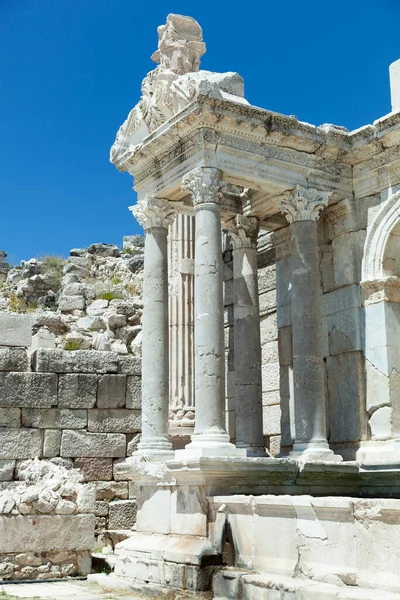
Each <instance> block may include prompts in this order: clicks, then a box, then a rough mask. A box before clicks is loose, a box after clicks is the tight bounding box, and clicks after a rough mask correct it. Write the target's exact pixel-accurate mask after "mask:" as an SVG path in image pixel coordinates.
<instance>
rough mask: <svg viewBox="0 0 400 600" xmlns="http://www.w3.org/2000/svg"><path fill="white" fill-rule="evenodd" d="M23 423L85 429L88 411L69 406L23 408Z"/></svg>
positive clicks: (36, 425) (25, 424) (26, 424)
mask: <svg viewBox="0 0 400 600" xmlns="http://www.w3.org/2000/svg"><path fill="white" fill-rule="evenodd" d="M22 425H23V426H24V427H39V428H40V429H83V428H84V427H86V425H87V411H86V410H70V409H67V408H64V409H60V408H48V409H37V408H23V409H22Z"/></svg>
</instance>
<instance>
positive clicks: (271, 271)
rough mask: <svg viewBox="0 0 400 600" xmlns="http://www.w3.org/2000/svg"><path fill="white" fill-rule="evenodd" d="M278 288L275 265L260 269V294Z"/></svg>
mask: <svg viewBox="0 0 400 600" xmlns="http://www.w3.org/2000/svg"><path fill="white" fill-rule="evenodd" d="M275 288H276V267H275V264H272V265H267V266H265V267H262V268H261V269H258V289H259V292H260V294H262V293H264V292H269V291H271V290H274V289H275Z"/></svg>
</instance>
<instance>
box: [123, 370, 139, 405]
mask: <svg viewBox="0 0 400 600" xmlns="http://www.w3.org/2000/svg"><path fill="white" fill-rule="evenodd" d="M141 407H142V380H141V378H140V377H136V376H134V375H131V376H129V377H128V379H127V386H126V408H136V409H140V408H141Z"/></svg>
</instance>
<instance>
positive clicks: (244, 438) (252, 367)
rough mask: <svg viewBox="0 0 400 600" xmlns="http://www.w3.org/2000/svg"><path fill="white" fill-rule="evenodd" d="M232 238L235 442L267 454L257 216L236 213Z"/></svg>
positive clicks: (251, 451)
mask: <svg viewBox="0 0 400 600" xmlns="http://www.w3.org/2000/svg"><path fill="white" fill-rule="evenodd" d="M226 227H227V230H228V232H229V235H230V238H231V241H232V253H233V287H234V327H233V331H234V357H235V412H236V446H237V447H238V448H245V449H246V452H247V456H265V447H264V438H263V419H262V382H261V339H260V307H259V300H258V270H257V237H258V231H259V227H258V219H256V218H255V217H244V216H242V215H237V216H236V218H235V219H232V220H231V221H228V222H227V223H226Z"/></svg>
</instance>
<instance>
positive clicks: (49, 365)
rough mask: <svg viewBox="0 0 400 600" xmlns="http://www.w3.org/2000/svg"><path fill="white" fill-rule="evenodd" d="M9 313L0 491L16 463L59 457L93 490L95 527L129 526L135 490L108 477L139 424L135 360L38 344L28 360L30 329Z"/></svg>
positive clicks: (3, 356) (2, 369)
mask: <svg viewBox="0 0 400 600" xmlns="http://www.w3.org/2000/svg"><path fill="white" fill-rule="evenodd" d="M5 318H7V317H4V316H3V317H2V319H3V320H4V319H5ZM9 318H11V320H12V325H13V327H11V328H8V331H11V330H12V331H13V332H14V333H13V336H12V339H11V338H10V337H9V338H8V339H6V340H5V339H4V335H5V333H6V332H7V327H6V326H5V323H4V322H2V323H0V325H1V327H0V329H1V331H2V334H3V336H2V341H3V342H8V343H12V344H13V346H5V345H0V490H5V489H7V487H9V486H12V482H13V481H14V480H15V479H16V478H17V474H18V468H19V464H20V463H21V461H24V460H26V459H31V458H35V457H38V458H46V459H54V458H57V457H59V458H60V459H63V463H64V464H69V465H70V466H73V467H76V468H79V469H80V470H81V472H82V473H83V475H84V480H85V481H86V482H92V484H93V486H94V487H95V490H96V492H95V493H96V502H95V511H94V514H95V516H96V532H97V533H98V532H100V531H101V530H103V529H105V528H108V529H130V528H131V526H132V524H133V523H134V521H135V516H136V497H137V488H136V486H135V484H134V483H133V482H128V481H119V480H118V481H117V480H115V478H114V466H115V463H116V462H119V461H120V460H121V459H123V458H125V457H126V456H127V455H129V454H131V453H132V451H133V450H134V449H135V446H136V443H137V441H138V434H139V432H140V429H141V377H140V373H141V363H140V359H138V358H136V357H133V356H130V355H128V356H120V355H117V354H115V353H113V352H96V351H93V350H90V351H71V352H68V351H65V350H58V349H45V348H40V349H39V350H37V352H36V353H35V354H34V355H33V356H32V357H30V356H29V354H28V350H27V347H26V346H28V345H29V337H30V334H29V335H25V333H23V335H19V334H18V327H16V323H17V322H19V323H21V319H24V318H25V316H20V315H9ZM17 319H18V321H17ZM28 322H29V319H27V321H26V324H28ZM29 327H30V322H29ZM23 330H26V327H22V328H20V333H21V332H22V331H23ZM24 335H25V338H24ZM18 344H21V345H18ZM121 500H123V501H124V502H120V501H121Z"/></svg>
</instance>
